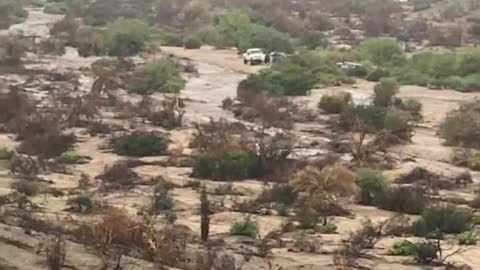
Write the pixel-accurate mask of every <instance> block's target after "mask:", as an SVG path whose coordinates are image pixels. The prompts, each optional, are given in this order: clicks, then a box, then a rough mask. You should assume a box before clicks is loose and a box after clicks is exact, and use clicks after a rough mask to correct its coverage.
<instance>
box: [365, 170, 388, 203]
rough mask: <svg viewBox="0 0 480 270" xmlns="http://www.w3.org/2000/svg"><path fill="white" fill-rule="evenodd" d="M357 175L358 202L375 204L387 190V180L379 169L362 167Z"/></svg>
mask: <svg viewBox="0 0 480 270" xmlns="http://www.w3.org/2000/svg"><path fill="white" fill-rule="evenodd" d="M358 175H359V187H360V194H359V202H360V203H361V204H365V205H376V204H377V203H379V201H380V199H381V198H382V197H383V195H384V194H385V192H386V191H387V182H386V180H385V177H384V176H383V173H382V172H381V171H375V170H371V169H362V170H360V171H359V173H358Z"/></svg>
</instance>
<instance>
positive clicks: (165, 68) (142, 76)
mask: <svg viewBox="0 0 480 270" xmlns="http://www.w3.org/2000/svg"><path fill="white" fill-rule="evenodd" d="M184 87H185V81H184V79H183V78H182V77H181V75H180V73H179V67H178V65H177V64H176V63H175V62H174V61H172V60H168V59H165V60H159V61H155V62H150V63H147V64H145V65H144V66H141V67H139V68H137V69H136V70H135V73H134V74H133V77H132V80H131V82H130V87H129V90H130V91H131V92H133V93H137V94H143V95H145V94H152V93H155V92H161V93H178V92H179V91H180V90H182V89H183V88H184Z"/></svg>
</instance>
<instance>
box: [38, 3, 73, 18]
mask: <svg viewBox="0 0 480 270" xmlns="http://www.w3.org/2000/svg"><path fill="white" fill-rule="evenodd" d="M67 11H68V8H67V5H66V4H65V3H63V2H59V3H48V4H47V5H46V6H45V8H44V9H43V12H44V13H46V14H58V15H63V14H66V13H67Z"/></svg>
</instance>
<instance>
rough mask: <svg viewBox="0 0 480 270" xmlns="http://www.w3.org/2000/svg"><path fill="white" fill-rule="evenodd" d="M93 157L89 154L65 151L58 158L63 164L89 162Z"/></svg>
mask: <svg viewBox="0 0 480 270" xmlns="http://www.w3.org/2000/svg"><path fill="white" fill-rule="evenodd" d="M90 160H91V158H90V157H87V156H81V155H78V154H75V153H74V152H70V151H67V152H64V153H63V154H61V155H60V157H58V158H57V161H58V162H60V163H63V164H87V163H88V162H90Z"/></svg>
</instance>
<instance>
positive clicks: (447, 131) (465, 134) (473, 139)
mask: <svg viewBox="0 0 480 270" xmlns="http://www.w3.org/2000/svg"><path fill="white" fill-rule="evenodd" d="M439 134H440V136H441V137H442V138H443V139H445V141H446V143H447V144H450V145H456V146H462V147H472V148H479V147H480V101H477V100H475V101H472V102H468V103H464V104H462V105H461V106H460V108H458V109H457V110H454V111H451V112H449V113H448V114H447V117H446V118H445V120H444V121H443V123H442V124H441V125H440V129H439Z"/></svg>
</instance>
